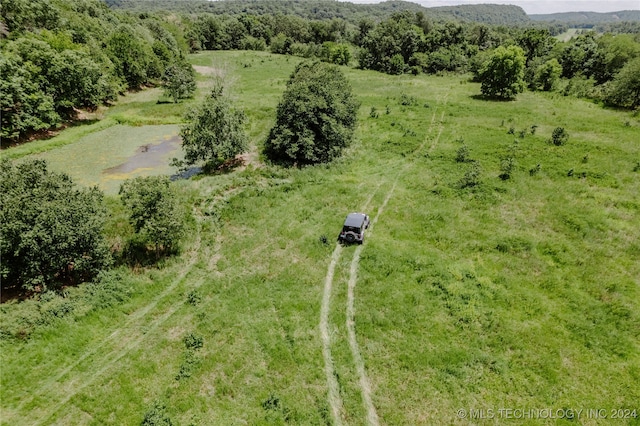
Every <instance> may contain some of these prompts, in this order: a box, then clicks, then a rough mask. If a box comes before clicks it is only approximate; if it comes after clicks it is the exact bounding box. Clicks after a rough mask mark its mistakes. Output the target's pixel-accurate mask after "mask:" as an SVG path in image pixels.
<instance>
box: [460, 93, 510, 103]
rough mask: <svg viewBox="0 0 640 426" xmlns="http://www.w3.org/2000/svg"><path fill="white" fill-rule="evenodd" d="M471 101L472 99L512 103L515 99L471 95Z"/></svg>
mask: <svg viewBox="0 0 640 426" xmlns="http://www.w3.org/2000/svg"><path fill="white" fill-rule="evenodd" d="M469 97H470V98H471V99H474V100H476V101H486V102H513V101H515V100H516V98H515V97H513V98H500V97H497V96H487V95H482V94H480V95H471V96H469Z"/></svg>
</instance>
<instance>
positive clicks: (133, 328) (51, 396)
mask: <svg viewBox="0 0 640 426" xmlns="http://www.w3.org/2000/svg"><path fill="white" fill-rule="evenodd" d="M195 214H196V218H197V217H198V214H197V213H195ZM197 223H198V226H197V229H196V238H195V242H194V244H193V245H192V247H191V248H190V249H189V250H188V251H187V252H186V253H185V254H184V255H183V258H184V257H186V258H187V259H188V260H187V262H186V263H185V264H184V265H183V266H181V270H180V272H179V274H178V276H177V277H176V278H175V279H174V280H173V281H172V282H171V284H170V285H169V286H167V287H166V288H165V289H164V290H163V291H162V292H161V293H160V294H158V295H157V296H156V297H154V298H153V299H152V300H151V302H150V303H148V304H147V305H145V306H143V307H141V308H140V309H138V310H137V311H135V312H134V313H132V314H131V315H130V316H129V317H128V318H127V320H126V322H125V323H124V324H123V325H122V326H120V327H118V329H116V330H115V331H114V332H113V333H111V334H109V335H108V336H106V337H104V338H103V339H101V340H99V341H98V342H96V343H94V344H93V345H91V346H90V347H89V348H87V350H86V351H85V352H84V353H83V354H82V355H81V356H79V357H78V358H77V359H76V360H75V361H74V362H72V363H71V364H69V365H68V366H67V367H66V368H64V369H63V370H62V371H60V372H58V373H57V374H55V375H52V376H49V377H47V379H46V381H45V382H44V383H42V384H41V385H40V386H39V387H38V388H37V389H35V390H34V391H33V392H32V393H31V397H30V398H28V399H24V400H22V401H21V402H20V404H19V405H18V406H17V407H16V409H15V411H13V410H12V411H13V413H14V414H15V415H19V414H20V412H21V411H22V410H23V408H24V407H25V405H26V404H28V403H31V402H33V401H34V400H35V399H36V398H46V399H47V401H48V403H47V407H46V408H44V409H42V410H39V409H37V408H34V409H31V410H30V414H29V417H32V418H31V420H30V422H31V423H32V424H34V425H38V424H49V423H50V422H49V420H50V419H51V418H52V417H53V416H54V415H55V414H56V413H57V412H58V411H60V410H61V409H62V408H63V407H64V406H65V405H66V404H67V403H68V402H69V401H70V400H71V399H72V398H73V397H74V396H75V395H77V394H78V393H79V392H81V391H82V390H83V389H85V388H87V387H88V386H89V385H91V384H93V383H94V382H95V381H96V380H97V379H98V378H99V377H101V376H103V375H104V374H105V373H106V372H107V371H108V370H110V369H111V368H113V367H114V366H115V365H116V364H117V363H118V361H120V360H121V359H122V358H123V357H124V356H126V355H127V354H129V353H130V352H131V351H132V350H133V349H135V348H138V347H140V346H141V344H142V343H143V342H144V341H145V340H146V338H147V336H148V335H149V334H150V333H151V332H152V331H154V330H156V329H157V328H158V327H159V326H160V325H162V324H163V323H164V322H165V321H166V320H167V319H169V318H170V317H171V316H172V315H173V314H174V313H175V312H176V311H177V310H178V309H179V308H180V307H181V306H182V299H180V301H179V302H177V301H176V302H174V303H172V304H171V305H170V306H169V308H168V309H167V310H166V311H165V312H163V313H158V314H159V315H158V316H157V317H156V318H154V319H153V320H152V321H151V322H146V320H148V319H149V316H150V315H151V313H152V311H154V310H155V309H156V307H157V306H158V304H159V303H160V302H162V301H164V300H166V299H167V298H169V297H174V298H175V296H176V294H175V290H176V288H177V287H178V286H179V285H180V284H182V283H184V282H185V279H186V278H187V276H188V275H189V273H190V272H191V271H192V270H193V267H194V265H195V263H196V261H197V260H198V258H199V256H198V253H199V251H200V247H201V226H200V223H199V221H197ZM201 283H202V279H199V280H197V281H195V282H194V283H193V284H192V285H191V286H192V287H198V286H200V284H201ZM109 349H110V350H109ZM89 362H90V363H91V368H90V369H87V370H84V369H82V368H81V366H82V365H83V363H89ZM57 398H59V399H57ZM56 399H57V400H56ZM4 414H7V413H6V412H5V413H4ZM3 420H8V419H6V418H5V419H3Z"/></svg>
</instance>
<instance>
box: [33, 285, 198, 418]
mask: <svg viewBox="0 0 640 426" xmlns="http://www.w3.org/2000/svg"><path fill="white" fill-rule="evenodd" d="M202 281H203V279H200V280H199V281H198V282H197V284H196V285H195V286H194V287H195V288H198V287H199V286H200V285H201V284H202ZM182 306H183V303H174V304H172V305H171V307H170V309H169V310H168V311H166V312H165V313H163V314H162V315H161V316H159V317H158V318H157V319H155V320H154V321H153V322H151V324H149V325H148V326H146V327H145V329H144V330H143V331H142V332H141V334H140V335H139V336H138V337H136V338H134V339H133V340H129V341H128V342H127V344H126V345H125V346H124V347H123V348H121V349H118V350H114V351H112V352H110V353H109V354H108V355H107V356H105V357H104V359H105V360H107V359H108V360H107V361H105V360H103V361H102V362H101V363H100V364H101V367H100V368H99V370H98V371H95V372H93V373H92V374H91V375H90V377H88V378H86V379H83V380H82V381H80V380H79V379H78V378H75V380H73V381H70V382H68V383H67V386H68V387H69V388H70V389H64V390H63V392H61V394H62V395H65V397H64V398H63V399H62V400H61V401H58V402H56V405H55V407H53V409H52V410H49V411H48V412H45V414H44V415H43V416H41V417H40V418H39V419H38V420H36V421H35V422H34V425H38V424H50V422H49V421H48V420H49V419H51V417H53V416H54V415H55V414H56V413H57V412H58V411H60V410H61V409H62V408H63V407H64V406H65V405H66V404H67V403H68V402H69V401H70V400H71V398H73V397H74V396H76V395H77V394H78V393H79V392H80V391H82V390H84V389H85V388H87V387H88V386H90V385H91V384H93V383H94V382H95V381H96V380H97V379H98V378H100V377H101V376H102V375H104V374H105V373H106V372H107V371H108V370H110V369H111V368H112V367H113V366H114V365H116V364H117V363H118V362H119V361H120V360H121V359H122V358H124V356H126V355H127V354H128V353H129V352H131V351H132V350H134V349H135V348H137V347H139V346H140V345H141V344H142V343H143V342H144V340H145V339H146V338H147V336H148V335H150V334H152V332H153V331H155V330H157V329H158V327H160V326H161V325H162V324H163V323H164V322H165V321H167V320H168V319H169V318H171V317H172V316H173V314H175V313H176V311H177V310H178V309H180V308H181V307H182Z"/></svg>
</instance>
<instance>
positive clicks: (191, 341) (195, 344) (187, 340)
mask: <svg viewBox="0 0 640 426" xmlns="http://www.w3.org/2000/svg"><path fill="white" fill-rule="evenodd" d="M183 340H184V346H185V347H186V348H187V349H190V350H197V349H200V348H202V346H204V339H203V338H202V337H201V336H197V335H195V334H193V333H189V334H187V335H186V336H185V337H184V339H183Z"/></svg>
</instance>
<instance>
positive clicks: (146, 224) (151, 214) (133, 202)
mask: <svg viewBox="0 0 640 426" xmlns="http://www.w3.org/2000/svg"><path fill="white" fill-rule="evenodd" d="M120 196H121V199H122V203H123V204H124V205H125V206H126V207H127V208H129V209H130V211H131V213H130V216H129V220H130V222H131V224H132V225H133V227H134V229H135V232H136V233H137V234H139V235H140V236H141V237H142V238H143V241H144V242H145V243H150V244H153V245H154V246H155V251H156V257H157V256H158V255H159V254H160V252H161V250H162V251H164V252H165V253H168V252H171V251H172V250H173V249H174V247H175V246H176V245H177V243H178V242H179V241H180V238H181V237H182V234H183V230H184V221H183V217H182V211H181V209H180V206H179V205H178V203H177V196H176V193H175V191H174V190H173V188H172V187H171V182H170V181H169V178H168V177H166V176H149V177H137V178H135V179H129V180H126V181H125V182H124V183H123V184H122V186H121V187H120Z"/></svg>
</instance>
